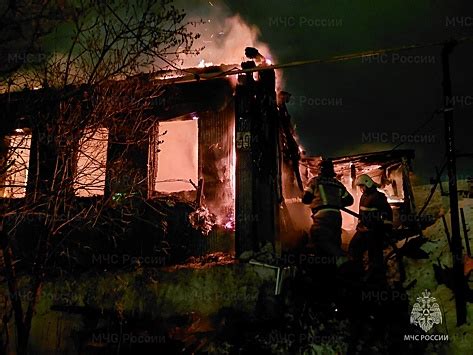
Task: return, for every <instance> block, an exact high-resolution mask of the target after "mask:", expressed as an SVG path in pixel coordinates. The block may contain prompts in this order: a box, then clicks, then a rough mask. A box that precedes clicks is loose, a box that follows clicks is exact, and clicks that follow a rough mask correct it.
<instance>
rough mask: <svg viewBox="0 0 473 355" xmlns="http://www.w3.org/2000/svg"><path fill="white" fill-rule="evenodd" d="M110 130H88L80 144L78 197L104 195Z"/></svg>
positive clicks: (75, 183)
mask: <svg viewBox="0 0 473 355" xmlns="http://www.w3.org/2000/svg"><path fill="white" fill-rule="evenodd" d="M107 147H108V129H107V128H98V129H87V130H85V131H84V134H83V136H82V138H81V140H80V142H79V152H78V155H77V170H76V173H75V175H74V191H75V194H76V196H80V197H92V196H97V195H103V193H104V188H105V175H106V167H107Z"/></svg>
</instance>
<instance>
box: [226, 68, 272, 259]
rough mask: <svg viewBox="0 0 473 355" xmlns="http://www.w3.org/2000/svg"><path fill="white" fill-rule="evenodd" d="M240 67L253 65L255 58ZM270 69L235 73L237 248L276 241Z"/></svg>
mask: <svg viewBox="0 0 473 355" xmlns="http://www.w3.org/2000/svg"><path fill="white" fill-rule="evenodd" d="M242 67H245V68H251V67H254V63H253V62H246V63H242ZM276 104H277V103H276V91H275V74H274V70H265V71H260V72H258V80H257V81H256V80H254V78H253V74H252V73H247V74H243V75H240V76H239V83H238V85H237V87H236V91H235V115H236V116H235V120H236V124H235V129H236V132H235V136H236V199H235V219H236V223H235V250H236V254H237V255H240V254H241V253H242V252H244V251H247V250H258V249H259V248H261V247H262V246H264V245H265V244H267V243H268V242H270V243H271V244H272V245H273V247H274V246H276V245H275V244H276V240H277V234H278V225H279V224H278V222H279V221H278V220H279V203H280V201H278V198H277V196H278V176H277V174H279V173H280V172H279V169H278V149H279V145H278V139H279V120H278V117H277V106H276Z"/></svg>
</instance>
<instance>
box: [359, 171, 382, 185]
mask: <svg viewBox="0 0 473 355" xmlns="http://www.w3.org/2000/svg"><path fill="white" fill-rule="evenodd" d="M355 185H356V186H360V185H364V186H366V187H367V188H371V187H373V186H375V187H379V185H378V184H377V183H375V182H374V181H373V179H372V178H371V177H369V175H367V174H362V175H360V176H358V177H357V178H356V180H355Z"/></svg>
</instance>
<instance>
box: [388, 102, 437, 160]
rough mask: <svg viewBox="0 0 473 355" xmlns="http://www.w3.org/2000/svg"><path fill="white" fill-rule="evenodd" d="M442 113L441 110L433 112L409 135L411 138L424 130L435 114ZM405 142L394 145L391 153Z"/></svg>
mask: <svg viewBox="0 0 473 355" xmlns="http://www.w3.org/2000/svg"><path fill="white" fill-rule="evenodd" d="M440 112H442V111H441V110H435V111H434V112H432V114H431V115H430V117H429V118H428V119H427V120H426V121H425V122H424V123H422V124H421V125H420V126H419V127H418V128H416V129H415V130H414V131H413V132H412V133H411V134H410V135H411V136H413V135H415V134H417V133H419V131H420V130H421V129H422V128H424V127H425V126H427V124H429V123H430V122H431V121H432V120H433V119H434V118H435V116H436V114H438V113H440ZM405 143H406V142H400V143H398V144H396V145H395V146H394V147H393V148H392V149H391V151H393V150H395V149H397V148H398V147H400V146H401V145H403V144H405Z"/></svg>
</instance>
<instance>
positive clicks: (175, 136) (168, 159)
mask: <svg viewBox="0 0 473 355" xmlns="http://www.w3.org/2000/svg"><path fill="white" fill-rule="evenodd" d="M156 134H157V135H158V137H159V139H158V141H159V142H157V143H156V140H155V142H154V143H152V144H153V146H154V147H153V150H154V154H151V156H153V155H154V162H150V164H152V165H154V167H155V169H154V171H155V172H154V186H153V190H154V191H157V192H162V193H172V192H179V191H192V190H194V189H195V187H194V185H193V184H192V183H194V184H197V181H198V139H199V129H198V120H197V118H194V119H188V120H181V121H168V122H160V123H159V126H158V129H157V132H156V133H155V135H156ZM158 150H159V151H158ZM190 181H192V183H191V182H190Z"/></svg>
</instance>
